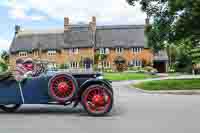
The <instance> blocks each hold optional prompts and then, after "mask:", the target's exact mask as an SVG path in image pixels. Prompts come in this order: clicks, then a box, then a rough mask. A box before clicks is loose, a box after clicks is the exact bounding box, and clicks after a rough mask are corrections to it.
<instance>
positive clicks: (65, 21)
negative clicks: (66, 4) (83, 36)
mask: <svg viewBox="0 0 200 133" xmlns="http://www.w3.org/2000/svg"><path fill="white" fill-rule="evenodd" d="M68 30H69V18H68V17H64V31H68Z"/></svg>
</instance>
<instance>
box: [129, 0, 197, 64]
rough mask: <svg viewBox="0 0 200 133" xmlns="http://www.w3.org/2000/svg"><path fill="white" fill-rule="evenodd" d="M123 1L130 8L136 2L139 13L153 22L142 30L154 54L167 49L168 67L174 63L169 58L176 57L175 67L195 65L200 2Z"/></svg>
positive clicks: (187, 0)
mask: <svg viewBox="0 0 200 133" xmlns="http://www.w3.org/2000/svg"><path fill="white" fill-rule="evenodd" d="M127 2H128V3H129V4H130V5H133V6H134V5H135V3H136V2H139V3H140V5H141V9H142V11H144V12H146V14H147V17H148V18H150V19H151V20H153V23H152V24H149V25H148V26H146V28H145V33H146V35H147V38H148V45H149V47H151V48H152V49H153V50H154V51H158V50H161V49H167V52H168V55H169V57H170V62H172V63H170V64H173V62H174V59H171V57H173V58H174V57H176V58H175V59H176V60H175V61H176V66H177V67H178V68H186V67H188V68H189V67H191V66H192V64H197V63H195V62H197V57H196V56H198V55H197V53H196V51H198V46H199V45H200V25H199V23H200V0H127ZM174 46H175V47H174ZM185 48H186V49H185ZM191 48H193V49H195V50H193V57H191V53H190V52H191V51H190V50H192V49H191ZM175 49H177V50H178V53H177V52H176V50H175ZM196 49H197V50H196ZM172 53H174V54H175V55H174V54H173V55H172Z"/></svg>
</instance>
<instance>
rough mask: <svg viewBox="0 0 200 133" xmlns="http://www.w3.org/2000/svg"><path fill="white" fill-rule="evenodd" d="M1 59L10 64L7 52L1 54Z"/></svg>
mask: <svg viewBox="0 0 200 133" xmlns="http://www.w3.org/2000/svg"><path fill="white" fill-rule="evenodd" d="M1 59H2V60H4V61H5V63H8V62H9V54H8V52H7V51H3V52H2V53H1Z"/></svg>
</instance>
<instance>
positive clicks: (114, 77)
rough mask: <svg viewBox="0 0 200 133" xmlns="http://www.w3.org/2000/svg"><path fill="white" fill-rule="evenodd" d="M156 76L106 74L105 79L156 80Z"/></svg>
mask: <svg viewBox="0 0 200 133" xmlns="http://www.w3.org/2000/svg"><path fill="white" fill-rule="evenodd" d="M156 77H157V76H155V75H149V74H144V73H125V72H122V73H104V78H105V79H108V80H112V81H120V80H139V79H147V78H156Z"/></svg>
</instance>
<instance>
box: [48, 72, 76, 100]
mask: <svg viewBox="0 0 200 133" xmlns="http://www.w3.org/2000/svg"><path fill="white" fill-rule="evenodd" d="M76 88H77V86H76V81H75V80H74V78H73V77H72V76H71V75H68V74H60V75H57V76H55V77H53V78H52V79H51V80H50V82H49V95H50V96H51V97H52V98H53V99H54V100H56V101H58V102H61V103H64V102H67V101H69V100H71V99H72V98H73V96H74V95H75V93H76Z"/></svg>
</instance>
